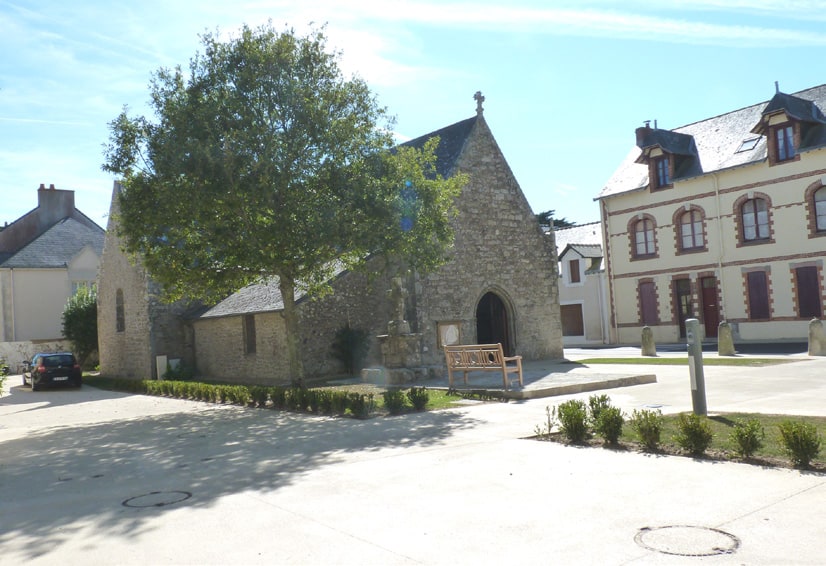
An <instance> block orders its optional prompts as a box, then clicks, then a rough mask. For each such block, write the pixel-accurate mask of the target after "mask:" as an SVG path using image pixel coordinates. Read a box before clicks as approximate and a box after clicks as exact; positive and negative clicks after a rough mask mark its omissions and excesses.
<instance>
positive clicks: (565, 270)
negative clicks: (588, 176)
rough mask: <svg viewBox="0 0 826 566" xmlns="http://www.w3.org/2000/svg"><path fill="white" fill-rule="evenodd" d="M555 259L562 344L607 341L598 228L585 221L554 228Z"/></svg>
mask: <svg viewBox="0 0 826 566" xmlns="http://www.w3.org/2000/svg"><path fill="white" fill-rule="evenodd" d="M554 236H555V238H556V249H557V257H558V258H559V310H560V316H561V320H562V336H563V343H564V345H565V346H587V345H598V344H605V343H607V341H608V336H609V333H608V300H607V299H608V284H607V282H606V280H605V268H604V253H603V251H602V227H601V224H600V223H599V222H589V223H587V224H581V225H579V226H572V227H570V228H556V229H554Z"/></svg>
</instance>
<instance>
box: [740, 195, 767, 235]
mask: <svg viewBox="0 0 826 566" xmlns="http://www.w3.org/2000/svg"><path fill="white" fill-rule="evenodd" d="M740 213H741V218H742V221H743V239H744V240H745V241H747V242H752V241H757V240H768V239H769V207H768V205H767V204H766V201H765V200H764V199H762V198H753V199H749V200H747V201H746V202H744V203H743V206H742V207H741V208H740Z"/></svg>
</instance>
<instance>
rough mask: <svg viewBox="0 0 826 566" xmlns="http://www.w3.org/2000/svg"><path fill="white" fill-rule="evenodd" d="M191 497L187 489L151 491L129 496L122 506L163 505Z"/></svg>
mask: <svg viewBox="0 0 826 566" xmlns="http://www.w3.org/2000/svg"><path fill="white" fill-rule="evenodd" d="M190 497H192V494H191V493H189V492H188V491H152V492H150V493H146V494H144V495H136V496H135V497H130V498H129V499H127V500H126V501H124V502H123V506H124V507H164V506H166V505H173V504H175V503H180V502H181V501H186V500H187V499H189V498H190Z"/></svg>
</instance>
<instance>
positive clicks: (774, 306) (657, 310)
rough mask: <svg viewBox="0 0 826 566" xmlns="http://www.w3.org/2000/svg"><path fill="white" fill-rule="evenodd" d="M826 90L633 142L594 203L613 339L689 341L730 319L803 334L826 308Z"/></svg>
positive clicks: (639, 133)
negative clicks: (693, 323) (646, 335)
mask: <svg viewBox="0 0 826 566" xmlns="http://www.w3.org/2000/svg"><path fill="white" fill-rule="evenodd" d="M824 111H826V85H821V86H817V87H814V88H810V89H807V90H803V91H801V92H797V93H794V94H785V93H783V92H780V91H779V90H778V91H777V92H776V93H775V95H774V96H773V97H772V98H771V100H769V101H767V102H761V103H759V104H755V105H752V106H748V107H746V108H741V109H739V110H734V111H732V112H728V113H725V114H721V115H719V116H715V117H712V118H708V119H705V120H701V121H699V122H694V123H691V124H688V125H686V126H682V127H679V128H676V129H673V130H666V129H659V128H657V125H656V122H655V124H654V127H651V125H650V122H647V123H646V124H645V126H644V127H640V128H637V130H636V142H637V144H636V145H637V146H636V147H635V148H634V149H633V150H632V151H631V152H630V153H629V154H628V155H627V157H626V158H625V160H624V161H623V162H622V163H621V164H620V166H619V167H618V168H617V170H616V171H615V173H614V174H613V176H612V177H611V178H610V180H609V181H608V182H607V183H606V185H605V187H604V188H603V190H602V192H601V193H600V194H599V196H598V197H597V199H596V200H597V201H598V202H599V205H600V216H601V220H602V229H603V240H604V241H605V245H606V250H605V251H606V258H607V264H606V273H607V279H608V285H609V305H610V314H611V341H612V342H619V343H639V340H640V334H641V329H642V328H643V327H644V326H649V327H651V328H652V330H653V333H654V338H655V340H656V341H657V342H662V343H669V342H683V341H684V339H685V320H686V319H687V318H697V319H699V320H700V322H701V327H702V328H703V330H704V334H705V337H706V338H714V337H716V336H717V329H718V325H719V323H720V322H721V321H727V322H728V323H729V324H730V325H731V328H732V331H733V334H734V338H735V341H739V342H747V341H755V342H759V341H769V340H772V341H778V340H799V341H805V340H806V339H807V336H808V323H809V321H810V320H811V319H812V318H821V317H822V315H823V308H824V280H823V261H824V256H825V255H826V115H824Z"/></svg>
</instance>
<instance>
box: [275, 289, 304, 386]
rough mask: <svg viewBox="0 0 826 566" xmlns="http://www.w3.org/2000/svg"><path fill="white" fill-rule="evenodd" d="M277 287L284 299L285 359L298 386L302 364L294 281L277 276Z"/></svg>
mask: <svg viewBox="0 0 826 566" xmlns="http://www.w3.org/2000/svg"><path fill="white" fill-rule="evenodd" d="M278 288H279V289H280V290H281V297H282V298H283V300H284V326H285V327H286V330H287V359H288V360H289V366H290V380H291V381H292V383H293V384H295V385H298V386H300V387H303V386H304V365H303V364H302V363H301V352H300V351H299V346H300V338H301V336H300V332H301V330H300V328H299V324H298V311H296V305H295V281H293V280H292V279H290V278H288V277H284V276H282V277H279V278H278Z"/></svg>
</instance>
